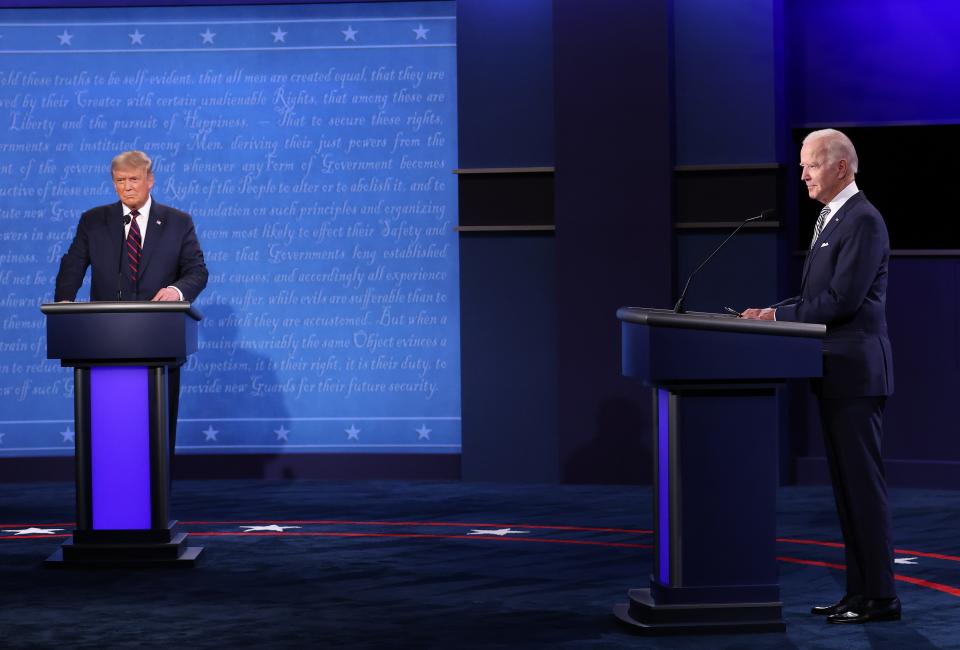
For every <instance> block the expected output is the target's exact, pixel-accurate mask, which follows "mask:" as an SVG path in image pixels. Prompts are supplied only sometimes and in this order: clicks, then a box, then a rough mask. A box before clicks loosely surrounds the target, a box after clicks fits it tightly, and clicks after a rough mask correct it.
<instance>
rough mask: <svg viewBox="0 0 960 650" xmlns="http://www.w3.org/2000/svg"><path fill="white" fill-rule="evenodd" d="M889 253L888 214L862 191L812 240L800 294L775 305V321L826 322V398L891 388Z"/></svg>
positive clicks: (882, 392)
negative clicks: (888, 308)
mask: <svg viewBox="0 0 960 650" xmlns="http://www.w3.org/2000/svg"><path fill="white" fill-rule="evenodd" d="M889 259H890V240H889V237H888V236H887V227H886V225H885V224H884V223H883V218H882V217H881V216H880V213H879V212H878V211H877V209H876V208H875V207H873V204H871V203H870V202H869V201H868V200H867V198H866V197H865V196H864V195H863V192H857V193H856V194H854V195H853V196H852V197H850V199H848V200H847V202H846V203H844V204H843V206H842V207H841V208H840V209H839V210H838V211H837V214H836V215H834V217H833V218H832V219H831V220H830V222H829V223H828V224H827V226H826V227H825V228H824V229H823V232H821V233H820V237H819V238H818V239H817V241H816V242H814V244H813V248H812V249H811V250H810V253H809V254H808V255H807V260H806V263H805V264H804V266H803V279H802V281H801V285H800V287H801V288H800V295H799V296H796V297H794V298H790V299H788V300H785V301H783V302H781V303H779V304H778V305H776V307H777V315H776V316H777V320H778V321H799V322H803V323H822V324H825V325H826V326H827V334H826V338H825V339H824V359H823V363H824V366H823V380H822V383H821V384H820V394H821V395H822V396H823V397H828V398H837V397H867V396H883V395H890V394H891V393H893V355H892V353H891V349H890V339H889V338H888V336H887V316H886V302H887V265H888V263H889Z"/></svg>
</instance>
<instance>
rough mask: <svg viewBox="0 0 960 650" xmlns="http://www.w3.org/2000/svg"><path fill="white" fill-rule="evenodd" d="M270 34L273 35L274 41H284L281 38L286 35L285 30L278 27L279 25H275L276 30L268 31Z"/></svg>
mask: <svg viewBox="0 0 960 650" xmlns="http://www.w3.org/2000/svg"><path fill="white" fill-rule="evenodd" d="M270 35H271V36H273V42H274V43H286V41H285V40H283V39H284V37H285V36H286V35H287V32H285V31H283V30H282V29H280V26H279V25H277V31H275V32H270Z"/></svg>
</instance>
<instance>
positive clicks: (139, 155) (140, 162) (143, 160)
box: [110, 150, 153, 175]
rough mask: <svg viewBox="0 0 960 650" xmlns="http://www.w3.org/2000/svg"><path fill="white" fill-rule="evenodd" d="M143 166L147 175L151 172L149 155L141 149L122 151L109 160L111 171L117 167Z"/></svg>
mask: <svg viewBox="0 0 960 650" xmlns="http://www.w3.org/2000/svg"><path fill="white" fill-rule="evenodd" d="M144 167H145V168H146V170H147V174H148V175H149V174H152V173H153V161H152V160H151V159H150V156H148V155H147V154H145V153H144V152H142V151H135V150H134V151H124V152H123V153H119V154H117V155H116V156H114V157H113V160H112V161H111V162H110V171H111V173H112V172H115V171H117V170H118V169H141V168H144Z"/></svg>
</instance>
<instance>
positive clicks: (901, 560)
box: [893, 557, 917, 564]
mask: <svg viewBox="0 0 960 650" xmlns="http://www.w3.org/2000/svg"><path fill="white" fill-rule="evenodd" d="M916 559H917V558H915V557H897V558H894V559H893V563H894V564H916V562H914V560H916Z"/></svg>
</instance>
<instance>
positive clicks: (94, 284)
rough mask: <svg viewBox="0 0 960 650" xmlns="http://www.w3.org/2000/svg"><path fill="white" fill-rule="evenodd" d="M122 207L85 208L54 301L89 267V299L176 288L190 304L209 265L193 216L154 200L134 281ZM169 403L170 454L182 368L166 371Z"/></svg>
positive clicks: (72, 292) (69, 293)
mask: <svg viewBox="0 0 960 650" xmlns="http://www.w3.org/2000/svg"><path fill="white" fill-rule="evenodd" d="M123 231H124V224H123V205H122V204H121V203H120V201H117V202H116V203H111V204H109V205H101V206H99V207H96V208H93V209H91V210H87V211H86V212H84V213H83V214H82V215H80V223H79V224H77V233H76V235H75V236H74V238H73V242H72V243H71V244H70V248H69V249H68V250H67V253H66V255H64V256H63V259H61V260H60V271H59V273H57V284H56V289H55V291H54V300H56V301H61V300H75V299H76V297H77V291H79V290H80V285H81V284H83V277H84V275H86V273H87V268H88V267H91V268H92V271H91V278H90V300H92V301H110V300H117V290H118V288H119V289H120V291H121V293H122V299H123V300H124V301H128V300H150V299H151V298H153V297H154V296H155V295H156V293H157V292H158V291H159V290H160V289H162V288H163V287H169V286H175V287H177V288H178V289H180V292H181V293H182V294H183V299H184V300H186V301H188V302H193V301H194V300H195V299H196V298H197V295H199V293H200V292H201V291H203V288H204V287H205V286H207V275H208V274H207V267H206V265H205V264H204V262H203V251H202V250H201V249H200V243H199V241H197V233H196V230H195V229H194V227H193V219H191V218H190V215H189V214H187V213H186V212H181V211H180V210H176V209H174V208H170V207H167V206H165V205H161V204H159V203H157V202H156V201H153V202H152V203H151V205H150V221H149V223H148V225H147V229H146V235H145V236H144V240H143V254H142V256H141V258H140V279H139V281H138V282H137V283H136V284H135V285H134V283H133V282H132V280H131V276H130V269H129V267H128V266H127V264H122V265H121V264H120V256H121V255H124V254H125V253H124V249H123V242H124V232H123ZM167 390H168V401H169V406H170V413H169V416H170V420H169V421H170V456H171V462H172V457H173V450H174V447H175V446H176V444H177V411H178V406H179V401H180V400H179V398H180V369H179V368H177V367H170V368H169V372H168V373H167Z"/></svg>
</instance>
